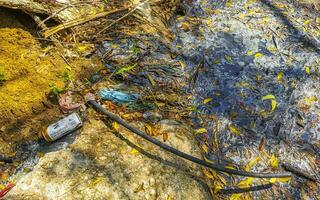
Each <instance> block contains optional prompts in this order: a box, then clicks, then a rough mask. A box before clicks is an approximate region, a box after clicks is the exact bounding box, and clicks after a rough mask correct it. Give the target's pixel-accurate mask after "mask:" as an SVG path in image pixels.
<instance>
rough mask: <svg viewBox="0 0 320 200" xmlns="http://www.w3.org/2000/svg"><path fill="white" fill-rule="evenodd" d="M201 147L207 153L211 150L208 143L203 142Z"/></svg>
mask: <svg viewBox="0 0 320 200" xmlns="http://www.w3.org/2000/svg"><path fill="white" fill-rule="evenodd" d="M201 148H202V150H203V151H204V152H206V153H208V152H209V148H208V146H207V145H205V144H203V145H202V146H201Z"/></svg>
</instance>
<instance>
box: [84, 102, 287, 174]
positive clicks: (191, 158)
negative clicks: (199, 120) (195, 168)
mask: <svg viewBox="0 0 320 200" xmlns="http://www.w3.org/2000/svg"><path fill="white" fill-rule="evenodd" d="M88 103H89V104H91V105H92V106H93V107H94V108H95V109H96V110H98V111H100V112H101V113H103V114H104V115H106V116H108V117H109V118H111V119H112V120H114V121H116V122H118V123H119V124H121V125H122V126H124V127H126V128H127V129H129V130H130V131H132V132H133V133H135V134H137V135H139V136H140V137H142V138H144V139H146V140H148V141H149V142H151V143H153V144H155V145H157V146H159V147H161V148H163V149H165V150H166V151H169V152H170V153H173V154H175V155H177V156H180V157H182V158H184V159H187V160H189V161H191V162H194V163H197V164H199V165H202V166H205V167H208V168H210V169H213V170H216V171H221V172H225V173H228V174H234V175H239V176H248V177H256V178H280V177H291V173H279V174H272V173H255V172H246V171H239V170H234V169H228V168H226V167H224V166H223V165H220V164H211V163H208V162H205V161H203V160H201V159H199V158H196V157H194V156H191V155H189V154H186V153H184V152H181V151H179V150H177V149H175V148H173V147H171V146H169V145H167V144H165V143H162V142H160V141H159V140H157V139H155V138H153V137H151V136H149V135H147V134H145V133H144V132H142V131H140V130H138V129H136V128H134V127H132V126H131V125H130V124H128V123H127V122H126V121H124V120H123V119H121V118H120V117H118V116H117V115H115V114H113V113H111V112H108V111H107V110H106V109H105V108H104V107H102V106H101V105H100V104H99V103H98V102H96V101H95V100H89V101H88Z"/></svg>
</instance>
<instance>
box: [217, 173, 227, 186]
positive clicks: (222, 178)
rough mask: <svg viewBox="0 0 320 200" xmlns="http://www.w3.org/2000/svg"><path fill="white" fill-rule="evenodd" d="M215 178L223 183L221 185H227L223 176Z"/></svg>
mask: <svg viewBox="0 0 320 200" xmlns="http://www.w3.org/2000/svg"><path fill="white" fill-rule="evenodd" d="M217 177H218V178H219V180H220V182H221V183H223V185H226V184H227V181H226V179H225V178H224V177H223V176H220V175H217Z"/></svg>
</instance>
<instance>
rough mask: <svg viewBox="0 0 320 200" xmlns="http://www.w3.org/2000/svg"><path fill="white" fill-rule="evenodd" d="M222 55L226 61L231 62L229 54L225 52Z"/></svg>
mask: <svg viewBox="0 0 320 200" xmlns="http://www.w3.org/2000/svg"><path fill="white" fill-rule="evenodd" d="M224 57H225V59H226V60H227V61H228V62H232V57H231V56H229V55H227V54H225V55H224Z"/></svg>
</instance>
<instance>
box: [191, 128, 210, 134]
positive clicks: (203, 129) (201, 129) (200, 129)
mask: <svg viewBox="0 0 320 200" xmlns="http://www.w3.org/2000/svg"><path fill="white" fill-rule="evenodd" d="M194 133H195V134H202V133H208V131H207V129H205V128H199V129H197V130H195V132H194Z"/></svg>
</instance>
